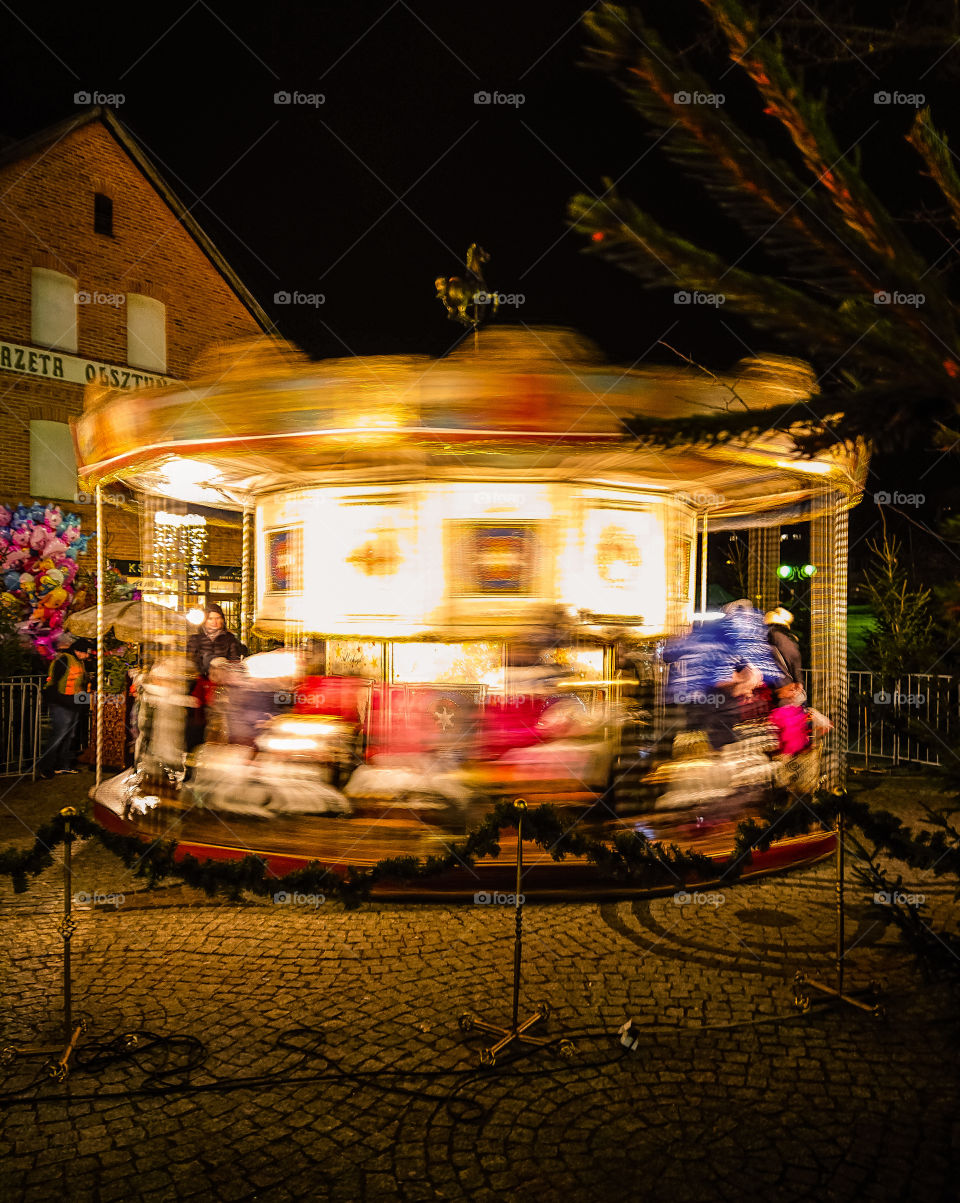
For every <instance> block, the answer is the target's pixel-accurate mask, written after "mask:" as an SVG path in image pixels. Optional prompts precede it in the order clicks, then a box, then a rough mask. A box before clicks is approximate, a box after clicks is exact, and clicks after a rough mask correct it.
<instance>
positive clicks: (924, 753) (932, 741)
mask: <svg viewBox="0 0 960 1203" xmlns="http://www.w3.org/2000/svg"><path fill="white" fill-rule="evenodd" d="M821 676H822V674H821V673H814V672H813V671H812V670H811V669H806V670H805V671H804V681H805V687H806V690H807V696H808V698H809V699H810V703H811V704H812V705H814V706H817V707H818V709H825V707H821V706H820V703H819V701H818V699H819V698H820V697H822V696H823V694H822V690H821V689H820V688H818V685H820V678H821ZM847 681H848V684H849V700H848V705H847V728H848V729H847V755H848V756H853V757H857V758H860V757H862V758H863V760H864V762H865V764H866V767H869V766H870V764H871V762H875V763H877V764H878V765H879V764H889V765H891V766H895V765H898V764H919V765H930V766H935V765H941V764H942V763H943V761H944V759H945V757H946V754H947V753H949V751H950V749H951V747H952V746H953V744H954V743H955V742H956V741H957V738H958V736H960V689H958V683H957V680H956V678H954V677H951V676H946V675H935V674H932V673H904V674H903V675H902V676H900V677H897V678H895V679H891V678H889V677H882V676H881V675H880V674H879V673H873V672H848V673H847ZM906 720H912V722H913V724H915V725H916V726H917V727H919V728H920V736H919V737H918V736H917V735H915V734H913V733H909V732H907V731H905V730H904V725H905V721H906Z"/></svg>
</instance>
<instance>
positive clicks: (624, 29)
mask: <svg viewBox="0 0 960 1203" xmlns="http://www.w3.org/2000/svg"><path fill="white" fill-rule="evenodd" d="M584 24H585V26H586V28H587V29H588V31H589V33H590V35H591V37H592V39H593V45H591V46H588V48H587V53H588V57H589V60H590V62H591V65H592V66H594V67H595V68H599V69H602V70H604V71H605V72H608V73H610V74H611V76H612V78H613V80H614V82H615V83H616V84H617V86H618V87H619V89H620V90H621V92H622V93H623V94H624V96H625V98H626V100H627V102H628V103H629V104H630V105H631V107H632V108H634V109H635V110H636V111H637V112H639V113H640V114H641V115H642V116H643V118H644V119H645V120H646V121H647V122H648V123H650V124H651V125H652V126H653V127H654V128H655V129H657V130H659V131H662V132H663V133H665V134H668V135H669V136H667V137H665V138H664V139H663V141H662V143H661V145H662V148H663V150H664V153H665V154H666V155H667V157H668V158H669V159H671V161H673V162H675V163H676V164H677V165H678V166H680V167H682V168H683V169H684V170H685V171H686V172H687V174H689V175H691V176H693V177H695V178H696V179H697V180H698V181H699V182H700V183H701V184H702V185H703V187H704V188H705V189H706V191H707V192H708V194H709V195H710V196H711V197H712V198H713V199H714V200H715V201H716V203H717V205H718V206H719V207H720V208H721V209H722V210H723V211H724V212H725V213H727V214H728V215H729V216H731V217H732V218H733V219H734V220H735V221H736V222H737V223H738V224H739V225H740V226H741V228H742V229H743V230H744V231H745V232H746V233H747V234H748V235H749V236H750V237H751V238H753V239H755V240H756V243H762V244H763V249H764V250H766V251H768V252H770V253H771V254H774V255H776V256H777V257H778V258H780V259H782V260H783V261H784V262H785V263H786V264H787V265H788V266H789V268H790V270H791V271H792V272H793V273H794V274H796V275H797V276H798V277H799V278H801V279H807V280H812V281H814V282H817V281H819V282H820V283H821V285H822V286H823V287H825V288H828V289H830V290H831V293H832V294H835V293H836V292H837V291H838V290H840V289H843V290H844V291H851V290H852V291H856V292H858V293H861V294H862V293H863V292H872V291H873V289H874V287H875V284H876V275H875V273H874V272H873V271H872V270H871V268H870V267H869V266H868V265H867V264H865V263H863V262H862V261H861V260H860V259H858V257H857V256H856V255H855V254H854V253H853V252H852V250H851V248H850V246H849V244H848V241H847V239H846V238H845V227H844V225H843V223H838V222H837V221H836V219H835V212H834V210H833V208H832V206H829V205H824V204H823V203H821V201H820V199H819V197H818V196H817V195H816V193H815V192H813V191H812V190H811V189H810V188H809V187H808V186H807V185H805V184H804V183H802V182H801V180H800V179H799V178H798V177H797V176H796V174H795V172H794V171H793V169H792V168H791V167H790V165H789V164H788V163H786V162H784V161H783V160H780V159H776V158H774V157H773V156H772V155H771V154H770V152H769V149H768V148H766V147H764V146H763V145H761V144H759V143H757V142H756V141H755V140H754V139H752V138H750V137H749V136H748V135H747V134H745V133H744V132H743V131H742V130H737V129H736V128H735V127H734V126H733V125H732V124H731V122H730V121H729V120H728V119H727V118H726V116H725V115H721V114H722V112H723V105H722V103H719V102H716V103H712V104H708V103H684V102H678V101H677V99H676V97H678V96H681V97H683V96H688V97H691V98H693V97H697V96H699V97H707V96H713V97H714V98H716V97H717V96H718V95H719V93H718V92H717V91H715V89H714V87H713V86H712V85H711V84H709V83H707V81H706V80H705V79H703V77H702V76H700V75H699V74H697V73H696V72H694V71H692V70H690V69H689V68H688V67H687V66H686V65H685V64H684V63H682V62H681V61H680V59H679V58H678V56H676V55H675V54H674V53H673V52H672V51H671V50H670V49H668V48H667V47H666V46H664V44H663V43H662V42H661V41H660V39H659V37H658V35H657V33H656V31H655V30H653V29H651V28H650V27H649V26H647V25H646V24H645V23H644V21H643V19H642V17H641V16H640V14H639V12H638V11H637V10H635V9H624V8H621V7H619V6H613V5H602V6H601V7H599V8H597V9H596V10H594V11H593V12H591V13H588V14H587V15H586V17H585V18H584ZM631 35H632V36H631ZM824 234H826V237H824ZM756 243H755V245H756ZM811 247H815V248H816V252H817V253H816V254H813V255H811V253H810V251H811Z"/></svg>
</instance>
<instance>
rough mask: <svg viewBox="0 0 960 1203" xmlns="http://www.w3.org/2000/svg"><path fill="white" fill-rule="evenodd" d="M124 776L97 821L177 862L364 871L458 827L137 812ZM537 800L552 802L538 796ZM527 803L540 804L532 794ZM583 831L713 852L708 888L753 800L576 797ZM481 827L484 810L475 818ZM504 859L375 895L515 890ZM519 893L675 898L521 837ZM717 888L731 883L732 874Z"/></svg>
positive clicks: (428, 849) (394, 820) (427, 850)
mask: <svg viewBox="0 0 960 1203" xmlns="http://www.w3.org/2000/svg"><path fill="white" fill-rule="evenodd" d="M128 779H129V773H123V774H120V775H119V776H117V777H113V778H110V779H109V780H107V781H104V782H103V783H102V784H101V786H100V788H99V789H98V790H91V793H90V796H91V798H92V800H93V803H94V806H93V817H94V818H95V819H96V821H97V822H98V823H100V824H101V826H103V827H105V828H107V829H108V830H109V831H115V832H121V833H123V834H126V835H133V836H137V837H139V838H141V839H143V840H144V841H145V842H152V841H155V840H157V839H163V840H171V839H172V840H176V841H177V853H176V856H177V858H180V857H185V856H194V857H197V858H198V859H199V860H239V859H242V858H243V857H245V856H249V855H251V854H254V855H256V856H259V857H262V858H263V859H264V860H265V861H266V863H267V864H268V866H269V868H270V870H271V871H272V872H274V873H276V874H277V876H282V875H284V874H286V873H290V872H292V871H293V870H295V869H299V868H303V867H304V866H305V865H307V864H310V863H311V862H319V863H320V864H321V865H323V866H324V867H327V868H330V869H332V870H333V871H335V872H338V873H345V872H346V870H347V868H348V867H354V868H358V869H362V868H369V867H371V866H373V865H375V864H376V863H377V862H378V861H381V860H383V859H385V858H387V857H394V856H420V857H426V856H430V855H442V854H443V853H445V852H446V851H447V850H448V849H449V848H450V847H451V845H452V844H453V843H455V842H456V841H457V839H459V838H461V836H462V834H463V833H462V832H457V831H451V830H449V829H447V828H443V827H439V826H435V825H431V824H430V823H428V822H425V821H424V819H423V818H422V817H419V816H415V815H411V814H410V813H409V812H405V811H404V809H403V808H402V807H401V806H390V805H384V804H381V805H379V806H378V807H369V808H366V809H365V810H364V809H363V808H360V809H358V810H357V811H355V812H354V813H353V814H350V815H329V814H324V815H285V816H277V817H276V818H274V819H272V820H264V819H262V818H259V817H250V816H247V815H242V814H225V813H221V812H218V811H214V810H211V809H206V808H201V807H198V806H190V807H184V806H182V805H179V804H178V803H177V802H176V800H174V799H170V800H167V801H163V800H161V801H160V802H159V803H158V804H156V805H153V806H151V807H148V808H147V809H145V810H141V809H140V808H139V807H133V808H131V807H130V806H129V803H128V801H127V798H126V792H127V791H126V790H125V786H126V784H127V781H128ZM541 800H542V801H548V800H553V799H547V798H542V799H541ZM529 801H530V804H531V805H535V804H536V800H535V799H534V798H532V797H530V798H529ZM577 813H578V814H579V816H580V818H581V823H582V827H581V830H583V831H584V833H589V834H590V835H592V836H593V837H594V838H596V839H604V838H605V837H608V836H609V837H610V838H612V837H613V836H614V834H616V833H617V832H622V831H624V830H638V831H642V832H643V834H644V835H646V836H647V837H648V838H649V839H657V840H663V841H664V842H666V843H675V844H677V845H679V846H680V847H681V848H683V849H684V850H690V851H695V852H698V853H701V854H702V855H704V856H707V857H709V858H710V859H711V860H712V861H713V862H714V863H715V864H716V866H717V872H716V874H715V875H711V874H710V873H709V872H708V873H705V874H704V875H703V877H702V879H698V880H697V881H688V882H687V883H686V884H687V887H688V888H689V887H691V886H696V887H700V886H703V887H708V886H712V885H715V884H717V883H718V882H719V881H720V878H721V875H722V873H723V870H724V867H725V864H726V861H727V860H728V858H729V856H730V853H731V851H732V848H733V843H734V836H735V833H736V828H737V825H738V823H740V822H741V821H742V820H744V819H747V818H750V817H755V816H756V815H757V808H756V799H755V798H754V799H753V801H752V804H751V801H750V800H747V799H744V798H739V799H733V800H731V801H729V802H727V803H725V804H723V805H716V806H714V807H713V809H712V811H711V812H710V813H709V814H707V815H696V814H694V813H692V812H690V811H687V812H682V813H681V812H678V811H668V812H664V813H657V812H656V811H654V812H651V813H646V814H633V815H630V816H620V817H614V816H611V815H610V814H609V813H608V812H606V811H604V810H603V809H602V807H601V804H600V803H596V804H595V805H594V806H589V805H585V804H584V803H583V802H580V803H578V805H577ZM472 818H473V820H474V822H473V823H471V824H470V825H471V826H472V825H474V823H479V822H480V820H481V819H482V818H483V812H478V813H477V814H476V815H474V816H472ZM500 847H501V851H500V856H499V857H498V858H496V859H493V858H486V859H484V860H482V861H478V862H477V864H476V865H475V866H474V867H473V868H472V869H466V868H464V869H455V870H451V871H450V872H449V873H445V874H441V875H438V876H437V877H435V878H430V879H428V880H425V881H417V882H415V883H406V882H390V881H388V880H384V881H382V882H380V883H379V884H378V885H377V887H376V888H375V889H374V891H373V893H372V897H374V898H403V899H407V900H410V901H413V900H415V899H428V900H434V901H451V900H453V901H466V900H471V901H472V900H473V896H474V895H475V894H478V893H481V892H485V893H496V892H505V893H509V892H510V891H511V890H513V889H515V888H516V887H515V862H516V834H515V832H513V831H512V830H505V831H504V832H503V836H502V839H501V843H500ZM835 847H836V844H835V837H834V833H833V832H832V831H814V832H810V833H808V834H806V835H801V836H795V837H790V838H788V839H783V840H778V841H776V842H774V843H773V844H771V846H770V848H769V850H768V851H767V852H764V853H755V854H754V856H753V859H752V861H751V864H750V866H749V868H748V869H747V871H746V872H744V873H743V874H742V875H741V876H740V877H739V878H738V880H740V881H746V880H751V879H753V878H756V877H761V876H763V875H765V874H770V873H780V872H783V871H784V870H786V869H791V868H800V867H802V866H805V865H810V864H813V863H814V862H816V861H818V860H822V859H823V858H824V857H827V856H829V855H830V854H831V853H832V852H833V851H834V850H835ZM523 857H524V886H525V892H526V893H528V894H535V895H536V896H537V897H538V898H541V899H544V900H546V899H555V900H563V899H567V900H570V899H574V898H577V899H591V898H596V899H614V898H637V897H655V896H662V895H664V894H672V893H673V892H674V891H675V889H676V888H677V887H659V888H653V889H651V888H646V889H643V888H639V887H635V886H634V887H631V886H629V885H624V884H623V883H620V882H611V881H610V880H609V879H606V878H604V877H603V876H602V875H601V874H600V872H599V870H598V869H597V867H596V866H595V865H592V864H591V863H590V862H589V861H586V860H584V859H582V858H578V857H566V858H565V859H564V860H563V861H555V860H553V859H552V857H551V856H550V854H549V853H548V852H547V851H546V850H544V849H542V848H540V847H538V846H537V845H536V844H533V843H531V842H530V841H524V849H523ZM723 884H725V885H727V886H729V885H730V882H729V880H728V881H726V882H724V883H723Z"/></svg>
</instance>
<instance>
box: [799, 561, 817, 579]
mask: <svg viewBox="0 0 960 1203" xmlns="http://www.w3.org/2000/svg"><path fill="white" fill-rule="evenodd" d="M800 571H801V572H802V573H803V575H804V576H816V573H817V566H816V564H804V566H803V567H802V568H801V569H800Z"/></svg>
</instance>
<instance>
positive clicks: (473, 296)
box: [434, 242, 497, 326]
mask: <svg viewBox="0 0 960 1203" xmlns="http://www.w3.org/2000/svg"><path fill="white" fill-rule="evenodd" d="M489 261H490V255H489V253H488V252H487V251H485V250H484V249H483V247H480V246H477V244H476V243H475V242H472V243H471V244H470V246H469V247H468V249H467V271H466V277H465V278H464V279H461V278H460V276H450V277H447V276H438V277H437V278H436V280H435V281H434V284H435V285H436V289H437V296H438V297H439V299H440V300H441V301H443V304H444V307H445V308H446V311H447V317H449V318H450V320H451V321H454V322H462V323H463V325H464V326H476V325H477V324H478V323H479V320H480V318H479V308H480V306H486V305H490V306H492V310H491V312H493V313H496V311H497V294H496V293H488V292H487V285H486V282H485V280H484V278H483V265H484V264H485V263H488V262H489ZM478 295H480V296H483V297H485V298H487V299H486V300H483V301H478V300H477V296H478ZM471 306H473V313H474V316H473V317H470V316H469V315H468V313H467V310H468V309H469V308H470V307H471Z"/></svg>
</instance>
